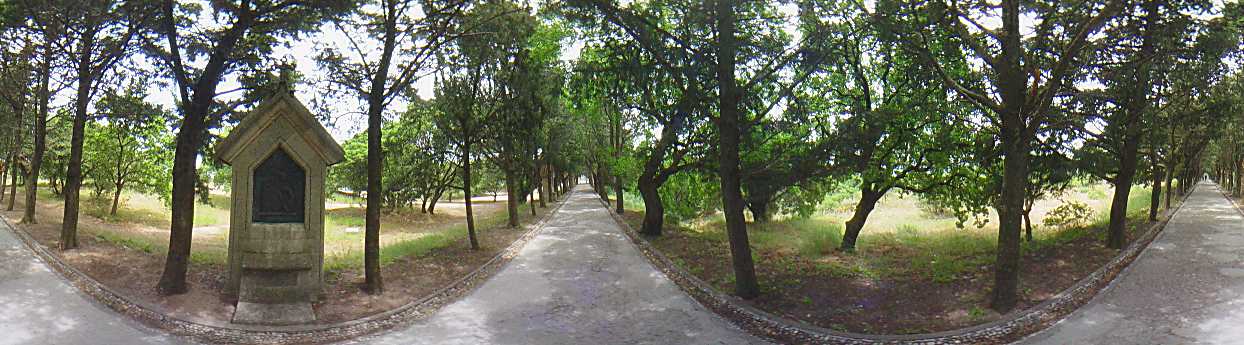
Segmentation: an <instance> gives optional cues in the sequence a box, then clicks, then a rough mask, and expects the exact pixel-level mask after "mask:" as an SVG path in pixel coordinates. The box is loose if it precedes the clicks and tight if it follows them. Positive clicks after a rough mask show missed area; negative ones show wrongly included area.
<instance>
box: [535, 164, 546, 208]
mask: <svg viewBox="0 0 1244 345" xmlns="http://www.w3.org/2000/svg"><path fill="white" fill-rule="evenodd" d="M532 177H534V178H535V180H536V181H537V185H536V191H537V192H539V193H540V207H541V208H544V207H549V205H548V203H547V202H546V201H545V200H546V199H548V198H549V195H548V193H545V192H544V189H545V188H544V178H543V177H541V176H540V173H539V170H537V172H536V175H535V176H532Z"/></svg>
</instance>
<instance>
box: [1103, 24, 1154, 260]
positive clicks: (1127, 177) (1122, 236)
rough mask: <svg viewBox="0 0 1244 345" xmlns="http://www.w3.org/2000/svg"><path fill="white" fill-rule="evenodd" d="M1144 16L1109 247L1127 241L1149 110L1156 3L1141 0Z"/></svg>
mask: <svg viewBox="0 0 1244 345" xmlns="http://www.w3.org/2000/svg"><path fill="white" fill-rule="evenodd" d="M1145 8H1146V12H1147V13H1146V15H1145V16H1146V18H1145V22H1146V23H1147V24H1148V25H1146V26H1145V29H1144V31H1145V33H1144V37H1143V42H1142V43H1141V47H1140V56H1138V57H1137V58H1138V59H1140V61H1138V62H1137V63H1138V65H1137V66H1136V71H1135V74H1134V76H1135V77H1136V83H1135V84H1133V85H1132V92H1131V97H1129V98H1130V99H1129V100H1128V104H1127V113H1126V116H1127V119H1126V120H1125V124H1126V125H1127V130H1126V133H1125V134H1124V137H1123V150H1122V152H1121V157H1119V173H1118V175H1117V176H1116V177H1115V188H1114V200H1112V202H1111V203H1110V225H1109V228H1110V229H1109V233H1108V238H1107V240H1106V243H1107V246H1109V247H1110V248H1113V249H1123V246H1124V245H1126V244H1127V202H1128V199H1129V196H1130V195H1131V191H1132V182H1133V181H1132V180H1133V179H1134V178H1135V176H1136V164H1137V160H1138V159H1139V157H1138V152H1139V150H1140V140H1141V131H1140V126H1141V123H1140V120H1141V116H1142V115H1143V114H1144V113H1145V111H1147V110H1148V109H1149V106H1148V105H1149V99H1148V94H1149V89H1150V87H1151V85H1150V84H1151V83H1150V78H1149V66H1150V65H1151V64H1152V62H1151V61H1152V60H1150V58H1151V57H1152V56H1153V54H1154V50H1155V49H1156V48H1155V46H1154V42H1153V35H1154V32H1153V30H1154V29H1153V28H1151V27H1150V26H1151V25H1153V24H1154V23H1155V20H1156V19H1155V18H1156V16H1157V15H1158V14H1157V13H1156V12H1157V2H1156V1H1154V0H1149V1H1146V2H1145Z"/></svg>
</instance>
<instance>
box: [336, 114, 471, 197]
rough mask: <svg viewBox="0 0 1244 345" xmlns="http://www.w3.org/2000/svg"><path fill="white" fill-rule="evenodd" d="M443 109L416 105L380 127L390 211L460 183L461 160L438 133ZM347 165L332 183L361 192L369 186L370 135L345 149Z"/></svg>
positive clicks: (340, 166)
mask: <svg viewBox="0 0 1244 345" xmlns="http://www.w3.org/2000/svg"><path fill="white" fill-rule="evenodd" d="M438 112H439V109H438V108H437V107H435V106H434V104H432V103H431V102H424V101H417V102H413V103H412V104H411V105H410V108H409V109H408V110H407V111H406V113H404V114H403V115H402V117H401V118H399V119H398V120H397V121H390V122H389V123H387V124H386V125H385V126H383V127H382V132H381V137H382V142H383V144H382V147H384V150H385V151H384V155H383V157H384V161H385V169H384V170H383V171H382V174H383V177H382V182H383V186H382V188H381V190H382V191H383V192H384V195H383V200H384V204H385V205H386V206H387V207H389V208H395V207H409V206H413V205H414V204H415V203H416V202H422V203H421V204H420V208H421V209H422V210H427V208H428V206H430V205H429V200H432V199H439V198H440V197H441V196H442V195H444V193H445V192H446V191H447V190H448V189H449V186H450V185H453V184H461V182H460V181H461V176H460V175H461V174H459V173H458V172H459V170H458V169H459V163H458V160H457V159H456V158H457V156H456V155H455V154H454V153H453V152H451V151H450V144H449V141H448V138H447V136H446V135H445V133H443V132H440V131H436V130H434V126H435V125H434V123H433V121H434V119H435V118H437V117H440V116H441V115H440V114H439V113H438ZM342 148H343V149H344V151H345V153H346V155H345V161H343V162H341V163H339V164H337V165H335V166H333V167H332V168H331V170H330V172H329V182H330V183H329V185H330V186H334V188H336V189H346V190H349V191H355V192H357V191H362V190H365V189H366V187H367V132H361V133H359V134H358V135H355V136H354V137H353V138H350V140H347V141H346V143H345V144H344V145H342Z"/></svg>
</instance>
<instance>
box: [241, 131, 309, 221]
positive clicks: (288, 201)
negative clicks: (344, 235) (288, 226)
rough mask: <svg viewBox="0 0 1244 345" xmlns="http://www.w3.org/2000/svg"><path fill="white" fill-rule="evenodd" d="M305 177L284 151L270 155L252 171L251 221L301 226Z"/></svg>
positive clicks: (304, 206) (279, 150) (305, 174)
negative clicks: (297, 224) (253, 172)
mask: <svg viewBox="0 0 1244 345" xmlns="http://www.w3.org/2000/svg"><path fill="white" fill-rule="evenodd" d="M306 180H307V173H306V172H305V171H303V170H302V167H300V166H298V163H295V162H294V160H293V159H292V158H290V157H289V154H287V153H285V150H283V149H279V148H278V149H277V150H276V151H274V152H272V155H271V156H268V159H265V160H264V161H263V163H259V166H258V167H256V168H255V175H254V181H255V182H254V184H255V185H254V193H252V194H251V195H252V198H253V199H252V200H251V201H252V206H251V210H252V211H251V212H253V213H252V214H251V221H252V222H255V223H303V222H304V221H305V217H304V214H305V213H306V205H305V204H304V202H305V200H306V195H305V194H306V183H307V181H306Z"/></svg>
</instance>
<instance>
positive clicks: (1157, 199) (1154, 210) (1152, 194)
mask: <svg viewBox="0 0 1244 345" xmlns="http://www.w3.org/2000/svg"><path fill="white" fill-rule="evenodd" d="M1161 202H1162V167H1161V166H1159V165H1156V164H1154V166H1153V189H1152V190H1151V191H1149V221H1150V222H1156V221H1158V207H1160V205H1161Z"/></svg>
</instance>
